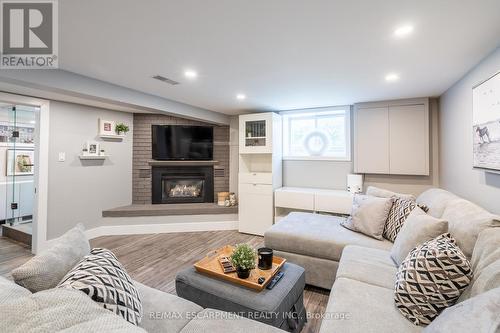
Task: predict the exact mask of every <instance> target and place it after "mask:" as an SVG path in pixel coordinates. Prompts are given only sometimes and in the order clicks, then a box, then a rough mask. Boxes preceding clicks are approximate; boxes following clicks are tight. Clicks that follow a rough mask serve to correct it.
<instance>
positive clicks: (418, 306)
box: [394, 233, 472, 325]
mask: <svg viewBox="0 0 500 333" xmlns="http://www.w3.org/2000/svg"><path fill="white" fill-rule="evenodd" d="M471 279H472V269H471V265H470V262H469V260H467V258H466V257H465V255H464V254H463V252H462V250H460V248H459V247H458V246H457V245H456V244H455V239H453V238H452V237H451V236H450V234H449V233H446V234H442V235H440V236H438V237H436V238H434V239H432V240H430V241H428V242H425V243H423V244H421V245H419V246H417V247H416V248H414V249H413V250H412V251H411V252H410V253H409V254H408V256H407V257H406V259H405V260H404V261H403V262H402V263H401V265H400V266H399V269H398V272H397V273H396V284H395V291H394V300H395V302H396V307H397V308H398V309H399V311H400V312H401V313H402V314H403V316H405V317H406V318H407V319H408V320H410V321H411V322H413V323H414V324H415V325H428V324H430V322H431V321H432V320H433V319H434V318H435V317H437V316H438V315H439V313H440V312H441V311H442V310H444V309H445V308H447V307H449V306H451V305H453V304H454V303H455V302H456V301H457V299H458V297H459V296H460V294H461V293H462V291H463V290H464V289H465V288H466V287H467V286H468V285H469V283H470V281H471Z"/></svg>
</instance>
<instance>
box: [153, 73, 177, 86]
mask: <svg viewBox="0 0 500 333" xmlns="http://www.w3.org/2000/svg"><path fill="white" fill-rule="evenodd" d="M153 79H156V80H159V81H161V82H165V83H168V84H171V85H173V86H175V85H178V84H179V82H177V81H174V80H171V79H169V78H168V77H164V76H161V75H155V76H153Z"/></svg>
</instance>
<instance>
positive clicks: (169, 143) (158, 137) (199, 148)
mask: <svg viewBox="0 0 500 333" xmlns="http://www.w3.org/2000/svg"><path fill="white" fill-rule="evenodd" d="M151 131H152V141H153V142H152V144H153V159H155V160H203V161H205V160H212V159H213V156H214V129H213V127H210V126H183V125H153V126H152V127H151Z"/></svg>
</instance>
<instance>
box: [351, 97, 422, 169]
mask: <svg viewBox="0 0 500 333" xmlns="http://www.w3.org/2000/svg"><path fill="white" fill-rule="evenodd" d="M429 127H430V126H429V100H428V99H427V98H421V99H412V100H400V101H388V102H376V103H360V104H356V105H355V107H354V171H355V172H356V173H372V174H391V175H429V154H430V139H429V135H430V129H429Z"/></svg>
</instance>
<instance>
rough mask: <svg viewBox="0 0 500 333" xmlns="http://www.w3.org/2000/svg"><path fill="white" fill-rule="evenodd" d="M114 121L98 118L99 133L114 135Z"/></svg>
mask: <svg viewBox="0 0 500 333" xmlns="http://www.w3.org/2000/svg"><path fill="white" fill-rule="evenodd" d="M115 125H116V124H115V122H114V121H112V120H103V119H99V135H116V132H115Z"/></svg>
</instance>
